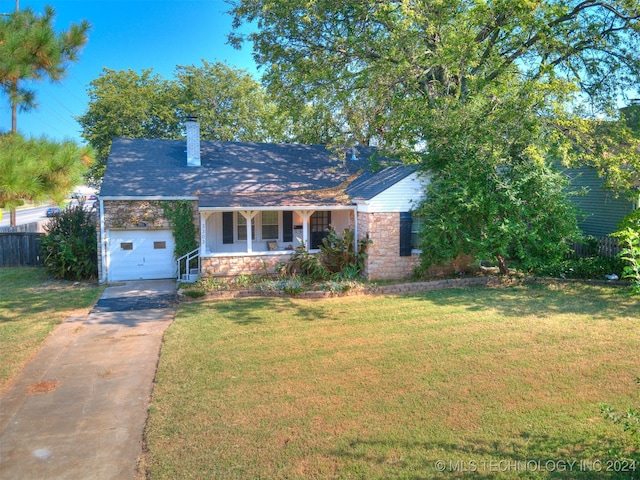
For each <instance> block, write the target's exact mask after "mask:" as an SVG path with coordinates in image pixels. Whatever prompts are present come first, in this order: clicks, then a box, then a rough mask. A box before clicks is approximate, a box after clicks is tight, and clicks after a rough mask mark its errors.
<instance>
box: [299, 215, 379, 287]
mask: <svg viewBox="0 0 640 480" xmlns="http://www.w3.org/2000/svg"><path fill="white" fill-rule="evenodd" d="M370 243H371V241H370V240H369V239H366V240H359V241H358V242H357V244H356V242H355V233H354V232H353V231H352V230H350V229H348V228H347V229H345V230H344V233H343V235H338V234H337V233H336V231H335V230H334V229H333V227H331V226H330V227H329V234H328V235H327V236H326V237H325V238H324V239H323V240H322V244H321V245H320V247H319V249H320V253H319V254H318V255H312V254H311V253H309V252H308V251H307V249H306V248H305V247H304V246H303V245H300V246H298V247H297V248H296V249H295V251H294V254H293V255H292V256H291V259H290V260H289V266H288V271H289V273H298V274H300V275H302V276H304V277H306V278H307V279H309V280H312V281H318V280H327V279H329V278H330V277H331V278H338V279H354V278H356V277H358V276H359V275H360V273H362V270H363V269H364V261H365V259H366V257H367V246H368V245H369V244H370Z"/></svg>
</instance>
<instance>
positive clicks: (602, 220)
mask: <svg viewBox="0 0 640 480" xmlns="http://www.w3.org/2000/svg"><path fill="white" fill-rule="evenodd" d="M566 173H567V175H569V178H570V179H571V185H572V188H573V189H580V188H582V187H587V189H588V191H587V194H586V195H582V196H576V197H571V199H572V201H573V202H574V203H575V205H576V206H577V207H578V208H579V209H580V211H581V213H582V214H584V218H582V219H581V220H580V222H579V226H580V228H581V229H582V231H583V233H585V234H586V235H594V236H606V235H609V234H610V233H613V232H615V231H616V229H617V228H616V227H617V226H618V223H619V222H620V220H622V219H623V218H624V217H625V216H626V215H628V214H629V213H631V211H633V208H634V203H633V202H632V201H630V200H628V199H627V198H624V197H622V196H620V197H617V198H616V196H615V195H614V193H613V192H611V191H608V190H606V189H605V188H603V184H604V182H603V180H602V179H601V178H600V177H598V174H597V172H596V170H595V169H593V168H589V167H581V168H574V169H568V170H566Z"/></svg>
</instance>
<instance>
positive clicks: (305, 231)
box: [295, 210, 315, 250]
mask: <svg viewBox="0 0 640 480" xmlns="http://www.w3.org/2000/svg"><path fill="white" fill-rule="evenodd" d="M295 213H296V214H298V215H299V216H300V218H302V244H303V245H304V247H305V248H306V249H307V250H309V219H310V218H311V215H313V214H314V213H315V210H296V211H295Z"/></svg>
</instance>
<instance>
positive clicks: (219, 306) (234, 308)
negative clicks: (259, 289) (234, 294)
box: [210, 297, 331, 325]
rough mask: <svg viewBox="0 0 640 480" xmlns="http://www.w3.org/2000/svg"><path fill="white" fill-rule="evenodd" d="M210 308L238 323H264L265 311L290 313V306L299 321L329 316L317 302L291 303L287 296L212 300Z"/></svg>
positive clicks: (275, 314)
mask: <svg viewBox="0 0 640 480" xmlns="http://www.w3.org/2000/svg"><path fill="white" fill-rule="evenodd" d="M210 308H213V309H215V310H216V311H217V312H218V313H219V314H222V315H224V316H225V317H226V318H228V319H229V320H231V321H232V322H234V323H237V324H239V325H255V324H261V323H265V322H266V318H265V316H264V312H265V311H267V312H269V313H270V315H271V316H276V317H277V316H278V315H279V314H281V313H282V314H283V315H290V314H291V310H292V308H293V309H294V310H295V312H296V318H297V319H298V320H301V321H305V322H310V321H315V320H322V319H326V318H331V317H330V316H329V315H327V314H326V313H325V312H324V310H323V309H321V308H318V306H317V303H310V304H309V306H308V307H305V306H303V305H301V304H297V305H292V300H291V299H288V298H270V297H252V298H243V299H242V301H235V300H231V301H224V302H214V303H212V304H210ZM258 312H260V314H258Z"/></svg>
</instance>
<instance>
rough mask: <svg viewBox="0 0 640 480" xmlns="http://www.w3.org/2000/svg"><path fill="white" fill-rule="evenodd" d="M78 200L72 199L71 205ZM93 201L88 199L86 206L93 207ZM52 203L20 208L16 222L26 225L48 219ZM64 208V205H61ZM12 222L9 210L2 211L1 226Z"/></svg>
mask: <svg viewBox="0 0 640 480" xmlns="http://www.w3.org/2000/svg"><path fill="white" fill-rule="evenodd" d="M77 204H78V202H77V201H76V200H71V202H70V204H69V205H70V206H74V205H77ZM92 204H93V201H88V202H86V203H85V208H91V205H92ZM49 207H50V205H45V206H41V207H33V208H25V209H21V210H18V211H17V212H16V224H17V225H24V224H27V223H32V222H41V221H44V220H46V219H47V208H49ZM61 208H62V207H61ZM9 224H10V214H9V211H8V210H4V209H3V211H2V221H0V227H8V226H9Z"/></svg>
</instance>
